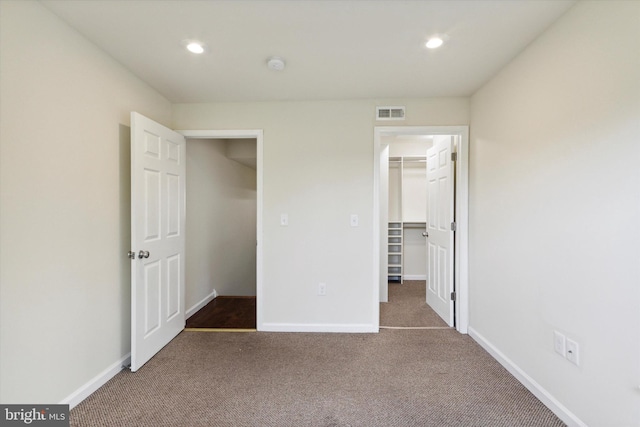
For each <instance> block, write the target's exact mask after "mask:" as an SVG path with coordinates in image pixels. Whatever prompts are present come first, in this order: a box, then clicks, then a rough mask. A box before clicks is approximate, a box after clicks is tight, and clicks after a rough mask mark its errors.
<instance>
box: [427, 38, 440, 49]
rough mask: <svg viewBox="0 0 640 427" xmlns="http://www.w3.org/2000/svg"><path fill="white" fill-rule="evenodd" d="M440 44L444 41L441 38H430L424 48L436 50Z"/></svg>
mask: <svg viewBox="0 0 640 427" xmlns="http://www.w3.org/2000/svg"><path fill="white" fill-rule="evenodd" d="M442 43H444V40H443V39H442V38H441V37H431V38H430V39H429V40H428V41H427V44H426V46H427V47H428V48H429V49H436V48H438V47H440V46H442Z"/></svg>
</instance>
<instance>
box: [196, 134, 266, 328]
mask: <svg viewBox="0 0 640 427" xmlns="http://www.w3.org/2000/svg"><path fill="white" fill-rule="evenodd" d="M186 158H187V162H186V169H187V173H186V204H187V208H186V211H187V213H188V214H187V216H186V253H187V254H188V256H187V257H186V259H185V273H186V280H185V288H186V289H185V298H186V300H185V306H186V308H187V310H186V317H187V325H186V328H187V329H190V328H197V329H199V330H200V329H202V328H207V329H219V328H226V329H237V328H241V329H255V328H256V318H255V305H256V304H255V296H256V172H257V171H256V159H257V157H256V139H255V138H234V139H204V138H202V139H191V138H187V139H186ZM212 297H213V300H212V301H210V302H209V303H207V304H206V305H205V306H204V307H202V308H200V309H199V310H197V312H194V307H196V308H199V307H200V306H201V305H202V302H203V301H206V300H210V299H211V298H212Z"/></svg>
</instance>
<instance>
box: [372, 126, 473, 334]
mask: <svg viewBox="0 0 640 427" xmlns="http://www.w3.org/2000/svg"><path fill="white" fill-rule="evenodd" d="M398 135H458V136H459V144H458V147H457V153H458V158H457V164H456V209H455V210H456V226H457V229H456V234H455V267H454V272H455V282H454V285H455V290H456V329H457V330H458V332H460V333H463V334H466V333H467V328H468V326H469V258H468V256H469V126H376V127H374V138H373V280H374V289H373V304H374V307H373V313H374V319H373V324H374V325H375V327H376V329H379V327H380V288H381V286H383V284H382V280H385V283H386V276H385V277H382V276H381V272H380V268H381V266H382V264H383V262H384V260H382V257H381V248H380V239H381V233H380V229H381V227H382V224H381V223H380V221H381V215H380V153H381V151H382V149H383V144H382V137H383V136H398Z"/></svg>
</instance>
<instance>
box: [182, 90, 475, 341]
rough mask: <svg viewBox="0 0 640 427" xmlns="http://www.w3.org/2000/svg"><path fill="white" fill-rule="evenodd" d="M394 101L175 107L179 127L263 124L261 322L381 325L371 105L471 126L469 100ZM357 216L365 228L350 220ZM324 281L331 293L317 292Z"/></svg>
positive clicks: (426, 121)
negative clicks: (283, 220) (283, 222)
mask: <svg viewBox="0 0 640 427" xmlns="http://www.w3.org/2000/svg"><path fill="white" fill-rule="evenodd" d="M389 102H390V101H389V100H385V101H380V102H376V101H375V100H361V101H326V102H273V103H270V102H263V103H219V104H216V103H213V104H178V105H174V125H175V127H176V128H178V129H263V130H264V216H263V219H264V285H263V286H264V312H263V313H262V316H263V320H264V323H265V329H272V330H281V329H288V330H342V331H344V330H371V329H372V328H373V326H374V324H375V323H376V322H377V320H376V319H374V317H375V314H376V312H375V308H374V301H378V297H379V295H378V293H377V285H376V284H375V283H373V250H372V248H373V241H372V238H373V227H374V224H373V223H372V217H373V144H372V142H373V128H374V126H375V125H376V124H377V125H384V124H385V123H380V122H377V123H376V122H375V120H374V119H375V106H376V105H406V106H407V120H406V121H405V122H404V124H405V125H459V124H467V123H468V100H467V99H465V98H453V99H431V100H392V101H391V102H393V104H391V103H389ZM396 103H397V104H396ZM393 125H394V126H395V125H397V122H394V123H393ZM281 213H287V214H288V215H289V226H288V227H281V226H280V225H279V219H280V214H281ZM351 214H358V215H359V217H360V226H359V227H357V228H352V227H350V226H349V217H350V215H351ZM375 226H376V227H377V226H378V224H376V225H375ZM319 282H324V283H326V284H327V295H326V296H322V297H320V296H318V295H317V288H318V283H319ZM292 301H295V304H292Z"/></svg>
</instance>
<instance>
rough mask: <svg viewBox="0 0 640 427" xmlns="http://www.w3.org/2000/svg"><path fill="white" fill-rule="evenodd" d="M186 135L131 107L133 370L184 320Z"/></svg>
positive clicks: (147, 358)
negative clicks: (134, 111)
mask: <svg viewBox="0 0 640 427" xmlns="http://www.w3.org/2000/svg"><path fill="white" fill-rule="evenodd" d="M185 144H186V142H185V138H184V137H183V136H182V135H180V134H178V133H176V132H174V131H172V130H171V129H168V128H166V127H164V126H162V125H160V124H159V123H156V122H154V121H152V120H150V119H148V118H146V117H144V116H142V115H140V114H138V113H131V251H132V254H131V255H130V256H133V257H135V258H133V260H132V267H131V279H132V290H131V370H132V371H133V372H135V371H137V370H138V369H139V368H140V367H141V366H142V365H144V364H145V363H146V362H147V361H148V360H149V359H151V358H152V357H153V356H154V355H155V354H156V353H157V352H158V351H159V350H160V349H161V348H162V347H164V346H165V345H166V344H167V343H168V342H169V341H171V340H172V339H173V338H174V337H175V336H176V335H177V334H178V333H180V331H182V330H183V329H184V326H185V311H184V310H185V309H184V304H185V303H184V289H185V268H184V247H185V175H186V168H185Z"/></svg>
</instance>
